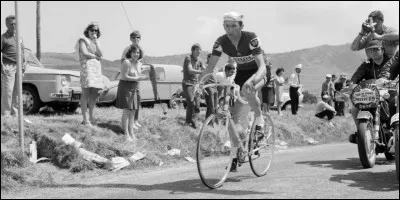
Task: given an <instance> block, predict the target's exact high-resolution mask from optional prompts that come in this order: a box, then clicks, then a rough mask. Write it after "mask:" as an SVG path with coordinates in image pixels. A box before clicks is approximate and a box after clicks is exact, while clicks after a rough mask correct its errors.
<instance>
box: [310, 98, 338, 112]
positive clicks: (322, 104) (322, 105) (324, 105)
mask: <svg viewBox="0 0 400 200" xmlns="http://www.w3.org/2000/svg"><path fill="white" fill-rule="evenodd" d="M324 110H330V111H333V112H335V108H333V107H332V106H330V105H329V104H327V103H325V101H320V102H319V103H318V104H317V109H316V110H315V114H318V113H321V112H323V111H324Z"/></svg>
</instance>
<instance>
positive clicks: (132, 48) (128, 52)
mask: <svg viewBox="0 0 400 200" xmlns="http://www.w3.org/2000/svg"><path fill="white" fill-rule="evenodd" d="M136 50H139V52H140V55H139V58H138V60H140V59H141V58H143V51H142V49H141V48H140V47H139V45H131V46H130V47H129V49H128V51H127V52H126V54H125V57H126V58H127V59H129V58H132V56H131V54H132V52H133V51H136Z"/></svg>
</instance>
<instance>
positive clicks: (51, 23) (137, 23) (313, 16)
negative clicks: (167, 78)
mask: <svg viewBox="0 0 400 200" xmlns="http://www.w3.org/2000/svg"><path fill="white" fill-rule="evenodd" d="M122 4H123V5H124V7H125V9H126V12H127V15H128V18H129V20H130V22H131V24H132V27H133V29H134V30H139V31H140V32H141V34H142V40H141V42H140V45H141V46H142V48H143V49H144V51H145V54H146V55H148V56H166V55H176V54H187V53H190V47H191V46H192V44H194V43H200V45H201V46H202V48H203V50H205V51H211V50H212V46H213V44H214V42H215V40H216V39H217V38H218V37H219V36H221V35H223V34H224V33H225V31H224V29H223V25H222V23H223V20H222V16H223V14H224V13H226V12H229V11H236V12H239V13H241V14H243V15H244V19H243V20H244V29H243V30H244V31H250V32H255V33H256V34H257V36H258V37H259V38H260V39H261V46H262V48H263V49H264V50H265V52H267V53H283V52H289V51H295V50H299V49H305V48H311V47H315V46H319V45H324V44H328V45H342V44H345V43H351V42H352V41H353V39H354V38H355V37H356V36H357V34H358V33H359V32H360V30H361V23H362V22H364V21H365V19H367V17H368V14H369V13H370V12H371V11H373V10H381V11H382V12H383V13H384V17H385V21H384V24H386V25H387V26H391V27H394V28H396V29H399V2H398V1H395V2H384V1H379V2H378V1H371V2H370V1H361V2H300V1H296V2H272V1H271V2H258V1H254V2H252V1H246V2H245V1H242V2H240V1H233V2H229V1H215V2H214V1H209V2H207V1H196V2H189V1H185V2H180V1H179V2H174V1H167V2H165V1H162V2H154V1H153V2H152V1H145V2H144V1H129V2H123V3H121V2H120V1H97V2H96V1H90V2H85V1H71V2H68V1H44V2H41V28H42V29H41V35H42V43H41V46H42V52H56V53H72V52H73V51H74V46H75V43H76V41H77V39H78V38H79V36H80V35H82V33H83V31H84V29H85V28H86V26H87V25H88V24H89V23H90V22H91V21H97V22H98V23H99V24H100V30H101V33H102V36H101V37H100V38H99V39H100V42H101V46H102V50H103V54H104V57H105V58H106V59H109V60H116V59H119V58H120V57H121V54H122V51H123V49H124V48H125V47H126V46H128V45H129V44H130V41H129V34H130V33H131V32H132V29H131V26H130V25H129V22H128V19H127V17H126V15H125V12H124V10H123V7H122ZM18 12H19V23H20V32H21V36H22V38H23V40H24V43H25V46H26V47H28V48H30V49H32V51H34V52H36V2H35V1H33V2H18ZM11 14H15V7H14V2H13V1H1V33H4V32H5V31H6V26H5V20H4V19H5V18H6V17H7V16H8V15H11Z"/></svg>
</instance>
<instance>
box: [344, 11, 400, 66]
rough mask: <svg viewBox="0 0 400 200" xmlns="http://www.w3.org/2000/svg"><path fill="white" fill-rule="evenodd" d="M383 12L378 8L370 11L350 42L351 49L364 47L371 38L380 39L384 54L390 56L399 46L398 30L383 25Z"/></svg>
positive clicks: (356, 49) (357, 49)
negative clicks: (358, 31) (359, 30)
mask: <svg viewBox="0 0 400 200" xmlns="http://www.w3.org/2000/svg"><path fill="white" fill-rule="evenodd" d="M383 21H384V18H383V13H382V11H380V10H375V11H373V12H371V13H370V14H369V16H368V19H367V20H366V21H365V22H364V23H363V24H362V26H361V27H362V28H361V32H360V33H358V35H357V37H356V38H355V39H354V41H353V43H352V44H351V50H353V51H359V50H362V49H364V48H365V47H366V46H367V44H368V43H369V42H371V41H372V40H381V41H382V44H383V48H384V49H385V55H387V56H389V58H391V57H392V56H393V55H394V53H395V52H396V49H397V47H398V46H399V35H398V30H396V29H395V28H392V27H388V26H385V25H383Z"/></svg>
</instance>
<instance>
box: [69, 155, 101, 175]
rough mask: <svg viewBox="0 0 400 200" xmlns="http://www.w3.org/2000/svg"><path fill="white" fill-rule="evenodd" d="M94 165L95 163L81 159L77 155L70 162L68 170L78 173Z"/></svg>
mask: <svg viewBox="0 0 400 200" xmlns="http://www.w3.org/2000/svg"><path fill="white" fill-rule="evenodd" d="M96 167H97V166H96V164H94V163H92V162H89V161H87V160H85V159H83V158H82V157H81V156H78V157H77V158H76V159H75V160H74V161H73V162H72V163H71V168H70V169H69V171H70V172H71V173H79V172H85V171H91V170H94V169H95V168H96Z"/></svg>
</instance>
